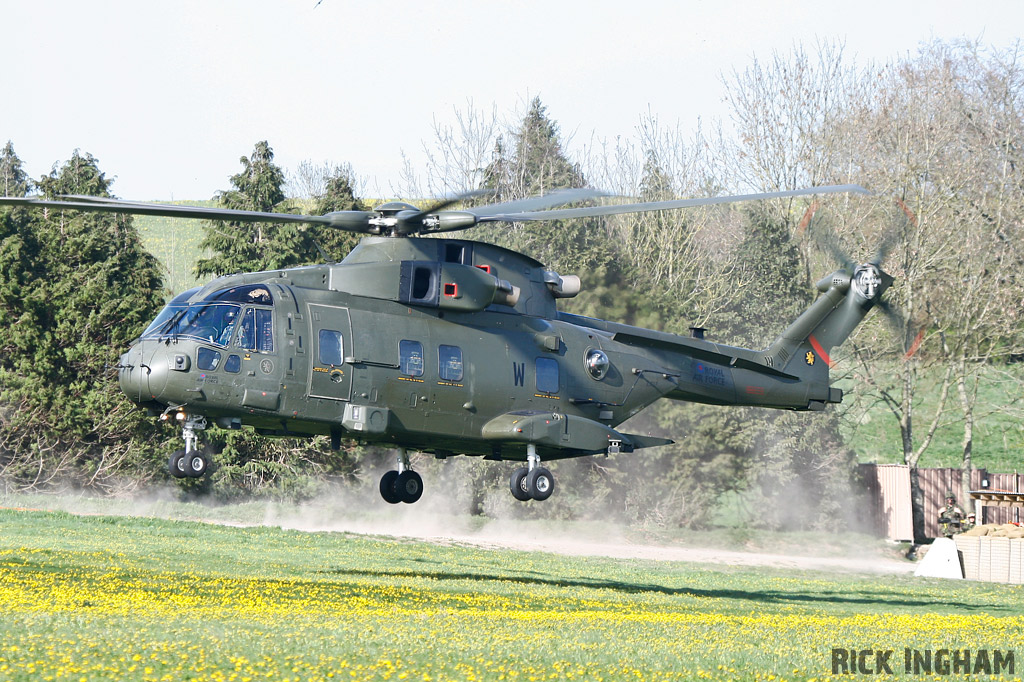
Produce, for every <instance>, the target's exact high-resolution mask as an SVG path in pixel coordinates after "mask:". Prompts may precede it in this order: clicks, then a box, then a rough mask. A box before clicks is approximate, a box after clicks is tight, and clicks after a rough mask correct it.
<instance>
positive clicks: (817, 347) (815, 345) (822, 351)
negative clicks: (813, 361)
mask: <svg viewBox="0 0 1024 682" xmlns="http://www.w3.org/2000/svg"><path fill="white" fill-rule="evenodd" d="M807 340H808V341H810V342H811V348H813V349H814V352H815V353H817V354H818V355H819V356H821V359H822V360H824V361H825V364H826V365H828V366H829V367H834V366H835V364H836V363H834V362H832V358H830V357H829V356H828V353H826V352H825V349H824V348H822V347H821V344H820V343H818V339H816V338H814V334H811V335H810V336H808V337H807Z"/></svg>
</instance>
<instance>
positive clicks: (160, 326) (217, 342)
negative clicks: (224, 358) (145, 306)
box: [142, 284, 274, 353]
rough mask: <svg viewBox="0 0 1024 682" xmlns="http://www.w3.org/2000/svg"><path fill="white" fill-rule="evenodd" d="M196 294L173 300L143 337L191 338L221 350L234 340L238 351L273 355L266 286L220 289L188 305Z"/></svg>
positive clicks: (270, 308) (271, 324)
mask: <svg viewBox="0 0 1024 682" xmlns="http://www.w3.org/2000/svg"><path fill="white" fill-rule="evenodd" d="M199 291H200V288H199V287H197V288H195V289H189V290H188V291H186V292H184V293H182V294H179V295H178V296H176V297H174V299H172V300H171V301H170V303H168V304H167V305H166V306H165V307H164V309H163V310H162V311H160V314H159V315H158V316H157V318H156V319H155V320H154V321H153V323H152V324H150V325H149V327H148V328H147V329H146V331H145V332H143V333H142V338H143V339H167V338H172V339H193V340H196V341H201V342H203V343H208V344H211V345H214V346H219V347H222V348H224V347H227V346H228V345H230V344H231V343H232V339H234V340H235V344H234V345H235V346H237V347H239V348H244V349H248V350H255V351H259V352H263V353H272V352H274V329H273V324H274V320H273V310H272V307H273V305H274V299H273V297H272V296H271V295H270V291H269V289H268V288H267V287H266V286H265V285H263V284H248V285H243V286H237V287H231V288H229V289H221V290H220V291H215V292H213V293H212V294H210V295H209V296H207V297H206V298H205V299H203V300H201V301H198V302H194V303H189V300H190V299H191V298H192V297H193V296H195V295H196V293H198V292H199ZM264 306H266V307H264Z"/></svg>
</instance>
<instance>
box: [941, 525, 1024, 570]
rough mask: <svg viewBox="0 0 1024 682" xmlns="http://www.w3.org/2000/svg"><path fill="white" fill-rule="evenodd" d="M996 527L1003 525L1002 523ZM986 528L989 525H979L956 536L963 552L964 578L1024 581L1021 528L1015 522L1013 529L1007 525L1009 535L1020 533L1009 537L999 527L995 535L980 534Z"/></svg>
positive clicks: (1023, 544)
mask: <svg viewBox="0 0 1024 682" xmlns="http://www.w3.org/2000/svg"><path fill="white" fill-rule="evenodd" d="M1006 525H1008V526H1009V525H1012V524H1006ZM993 528H995V529H1000V527H999V526H994V527H993ZM983 529H988V527H987V526H979V527H978V528H976V529H974V530H973V531H969V532H968V533H962V534H960V535H956V536H954V537H953V540H954V541H955V542H956V548H957V551H958V552H959V553H960V562H961V564H962V565H963V568H964V578H966V579H967V580H979V581H982V582H990V583H1013V584H1016V585H1021V584H1024V538H1022V537H1020V536H1019V534H1018V532H1019V531H1020V528H1019V527H1017V526H1014V527H1013V529H1005V530H1006V531H1008V534H1009V535H1015V536H1016V537H1007V534H1005V532H1004V533H998V530H997V531H996V533H997V534H995V535H993V534H985V535H982V534H978V531H981V530H983ZM972 533H974V534H972Z"/></svg>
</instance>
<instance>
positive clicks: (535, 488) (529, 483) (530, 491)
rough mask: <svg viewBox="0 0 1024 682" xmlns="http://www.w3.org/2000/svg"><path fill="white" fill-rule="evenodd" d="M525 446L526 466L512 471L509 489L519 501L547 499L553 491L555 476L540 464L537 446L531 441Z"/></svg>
mask: <svg viewBox="0 0 1024 682" xmlns="http://www.w3.org/2000/svg"><path fill="white" fill-rule="evenodd" d="M526 447H527V450H526V452H527V455H526V461H527V462H528V466H525V467H520V468H518V469H516V470H515V471H513V472H512V478H511V479H510V480H509V489H510V490H511V491H512V497H514V498H516V499H517V500H519V501H520V502H526V501H527V500H537V501H538V502H540V501H542V500H546V499H548V498H549V497H551V493H553V492H555V477H554V475H553V474H552V473H551V472H550V471H548V470H547V469H546V468H545V467H542V466H541V465H540V457H539V456H538V455H537V447H536V446H535V445H534V444H533V443H530V444H529V445H527V446H526Z"/></svg>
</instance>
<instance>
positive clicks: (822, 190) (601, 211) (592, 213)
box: [480, 185, 871, 223]
mask: <svg viewBox="0 0 1024 682" xmlns="http://www.w3.org/2000/svg"><path fill="white" fill-rule="evenodd" d="M837 192H857V193H860V194H871V192H869V191H868V190H866V189H864V188H863V187H861V186H860V185H827V186H823V187H808V188H806V189H792V190H785V191H781V192H762V193H759V194H736V195H732V196H724V197H706V198H701V199H673V200H669V201H647V202H642V203H638V204H619V205H616V206H589V207H585V208H563V209H559V210H554V211H524V212H504V213H499V214H491V215H486V216H481V217H480V222H482V223H484V222H526V221H531V220H563V219H566V218H594V217H598V216H608V215H621V214H624V213H646V212H649V211H669V210H672V209H677V208H690V207H693V206H709V205H712V204H731V203H736V202H739V201H757V200H761V199H778V198H782V197H798V196H805V195H810V194H832V193H837Z"/></svg>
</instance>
